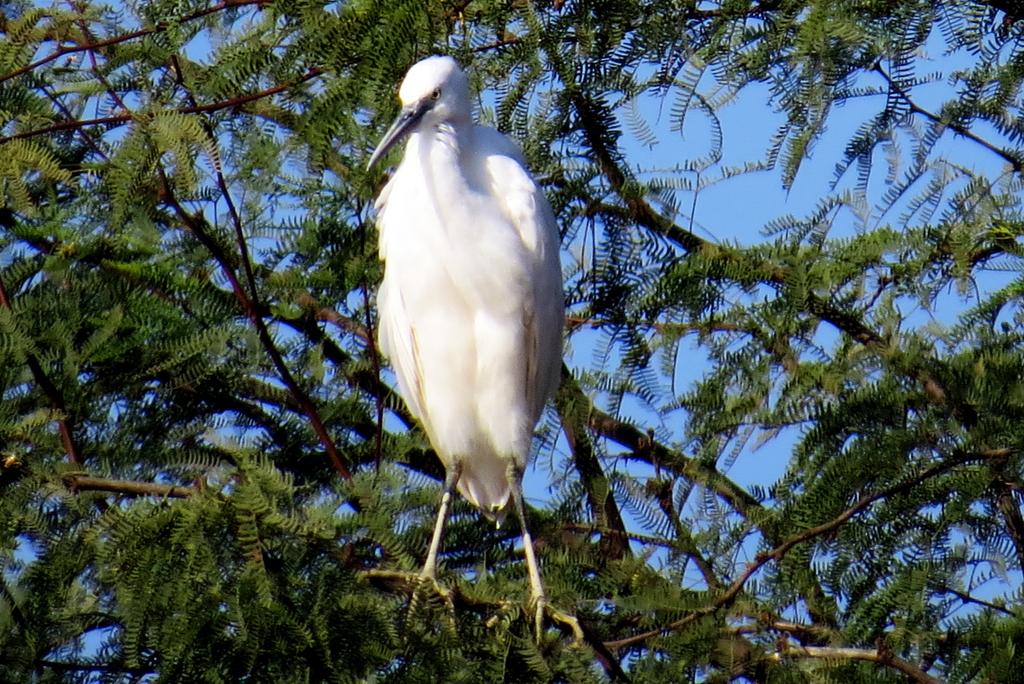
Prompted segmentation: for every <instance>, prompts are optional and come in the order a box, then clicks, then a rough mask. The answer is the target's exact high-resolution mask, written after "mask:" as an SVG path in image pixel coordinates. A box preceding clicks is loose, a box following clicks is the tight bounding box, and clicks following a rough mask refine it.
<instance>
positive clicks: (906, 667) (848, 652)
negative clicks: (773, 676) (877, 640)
mask: <svg viewBox="0 0 1024 684" xmlns="http://www.w3.org/2000/svg"><path fill="white" fill-rule="evenodd" d="M775 658H776V659H779V660H781V659H782V658H823V659H826V660H862V661H865V662H869V663H876V664H878V665H885V666H886V667H891V668H892V669H894V670H899V671H900V672H902V673H903V674H905V675H906V676H907V677H909V678H910V679H911V680H912V681H915V682H919V683H920V684H941V680H939V679H936V678H935V677H932V676H931V675H930V674H928V673H927V672H925V671H924V670H922V669H921V668H919V667H917V666H915V665H914V664H912V663H909V662H907V661H906V660H903V659H902V658H898V657H896V656H895V655H893V654H892V653H890V652H889V651H888V650H886V649H885V648H883V647H881V646H880V647H879V648H877V649H874V650H872V649H870V648H841V647H837V646H787V647H786V648H785V649H783V650H781V651H779V653H777V654H776V655H775Z"/></svg>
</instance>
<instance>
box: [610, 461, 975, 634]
mask: <svg viewBox="0 0 1024 684" xmlns="http://www.w3.org/2000/svg"><path fill="white" fill-rule="evenodd" d="M978 458H981V457H980V456H979V455H978V454H967V455H964V456H963V457H961V458H956V459H949V460H947V461H945V462H942V463H937V464H935V465H933V466H931V467H930V468H926V469H925V470H923V471H921V472H920V473H918V474H917V475H916V476H914V477H912V478H909V479H906V480H903V481H902V482H898V483H896V484H894V485H892V486H890V487H886V488H885V489H882V490H880V491H878V492H875V493H874V494H864V495H862V496H861V497H860V498H859V499H858V500H857V501H856V502H855V503H854V504H853V505H852V506H850V507H849V508H847V509H846V510H844V511H843V512H842V513H840V514H839V515H837V516H836V517H834V518H832V519H831V520H829V521H827V522H824V523H821V524H820V525H816V526H814V527H810V528H807V529H805V530H803V531H802V532H799V533H798V534H794V535H792V536H790V537H789V538H787V539H786V540H785V541H784V542H782V543H781V544H779V545H777V546H775V547H774V548H772V549H770V550H768V551H764V552H761V553H759V554H757V556H756V557H755V558H754V560H752V561H751V562H750V563H748V564H747V566H746V568H745V569H744V570H743V572H742V573H741V574H740V576H739V577H738V578H736V580H735V581H734V582H733V583H732V584H730V585H729V588H728V589H726V591H725V592H724V593H722V594H721V595H719V596H718V597H717V598H716V599H715V600H714V601H712V602H711V603H710V604H709V605H707V606H704V607H703V608H700V609H699V610H695V611H693V612H691V613H689V614H688V615H686V616H684V617H682V618H680V619H678V620H676V621H674V622H671V623H669V624H667V625H665V626H664V627H659V628H657V629H652V630H648V631H646V632H641V633H640V634H634V635H633V636H629V637H626V638H623V639H617V640H614V641H607V642H605V645H606V646H607V647H608V648H610V649H612V650H617V649H620V648H626V647H628V646H632V645H635V644H638V643H642V642H644V641H646V640H648V639H650V638H652V637H655V636H658V635H660V634H664V633H666V632H670V631H675V630H679V629H682V628H684V627H686V626H687V625H690V624H691V623H693V622H695V621H696V620H698V619H699V618H701V617H704V616H706V615H711V614H713V613H715V612H717V611H718V610H720V609H722V608H725V607H727V606H729V605H731V604H732V603H733V602H734V601H735V600H736V598H737V597H738V596H739V594H740V592H741V591H742V590H743V587H744V585H745V584H746V583H747V580H749V579H750V578H751V577H753V575H754V574H755V573H756V572H757V571H758V570H760V569H761V568H762V567H764V566H765V565H766V564H767V563H769V562H770V561H773V560H774V561H778V560H781V559H782V558H783V556H785V555H786V554H787V553H789V551H791V550H792V549H793V547H795V546H797V545H798V544H801V543H803V542H805V541H809V540H811V539H814V538H816V537H820V536H822V535H825V534H828V533H830V532H832V531H833V530H835V529H836V528H838V527H839V526H841V525H842V524H843V523H845V522H846V521H848V520H850V519H851V518H852V517H854V516H855V515H857V514H858V513H860V512H861V511H863V510H864V509H866V508H867V507H868V506H870V505H871V504H873V503H875V502H876V501H879V500H881V499H885V498H888V497H890V496H894V495H896V494H901V493H904V492H907V491H909V490H910V489H912V488H914V487H916V486H917V485H919V484H921V483H922V482H924V481H925V480H928V479H931V478H933V477H937V476H939V475H942V474H944V473H946V472H949V471H950V470H952V469H953V468H956V467H958V466H961V465H964V464H965V463H967V462H969V461H971V460H977V459H978Z"/></svg>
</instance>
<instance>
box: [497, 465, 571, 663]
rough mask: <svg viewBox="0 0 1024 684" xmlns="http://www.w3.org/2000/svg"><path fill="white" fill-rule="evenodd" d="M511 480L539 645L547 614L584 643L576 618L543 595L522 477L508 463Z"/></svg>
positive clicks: (514, 467)
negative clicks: (556, 606) (524, 498)
mask: <svg viewBox="0 0 1024 684" xmlns="http://www.w3.org/2000/svg"><path fill="white" fill-rule="evenodd" d="M508 480H509V484H510V485H511V488H512V505H513V506H514V507H515V509H516V515H517V516H518V517H519V526H520V529H521V530H522V533H523V551H524V552H525V553H526V570H527V573H528V574H529V576H530V601H531V603H533V604H534V616H533V627H534V630H535V632H536V635H537V643H540V640H541V636H542V635H543V634H544V614H545V613H547V614H548V615H549V616H550V617H551V619H552V620H554V621H555V622H559V623H561V624H563V625H565V626H566V627H569V628H570V629H571V630H572V633H573V638H574V639H575V641H576V643H577V644H579V643H583V628H582V627H580V623H579V620H577V619H576V617H575V616H573V615H569V614H568V613H563V612H562V611H560V610H557V609H556V608H553V607H552V606H550V605H549V604H548V599H547V596H546V594H545V593H544V582H543V580H541V577H540V564H539V563H537V553H536V551H534V548H533V537H531V536H530V530H529V528H528V527H527V526H526V507H525V506H524V505H523V473H522V470H521V469H520V468H519V467H518V466H517V465H516V464H515V463H514V462H512V463H509V467H508Z"/></svg>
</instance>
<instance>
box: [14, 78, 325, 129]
mask: <svg viewBox="0 0 1024 684" xmlns="http://www.w3.org/2000/svg"><path fill="white" fill-rule="evenodd" d="M321 74H323V71H322V70H321V69H316V68H314V69H310V70H309V71H307V72H306V73H305V74H303V75H302V76H300V77H298V78H296V79H295V80H294V81H289V82H288V83H282V84H281V85H276V86H273V87H272V88H265V89H264V90H260V91H257V92H255V93H249V94H247V95H239V96H238V97H232V98H228V99H227V100H220V101H218V102H210V103H207V104H202V105H200V104H197V105H193V106H189V107H179V108H177V109H171V110H165V111H172V112H177V113H178V114H208V113H210V112H216V111H220V110H222V109H231V108H234V107H241V106H242V105H245V104H248V103H250V102H254V101H256V100H261V99H264V98H267V97H270V96H272V95H277V94H278V93H282V92H284V91H286V90H288V89H290V88H294V87H295V86H297V85H299V84H301V83H305V82H306V81H309V80H312V79H314V78H316V77H317V76H320V75H321ZM137 118H139V117H138V116H137V115H136V114H133V113H128V114H115V115H113V116H102V117H99V118H96V119H74V120H71V121H61V122H59V123H55V124H52V125H50V126H44V127H42V128H35V129H32V130H30V131H24V132H22V133H14V134H12V135H8V136H6V137H3V138H0V144H3V143H5V142H8V141H11V140H19V139H23V138H34V137H37V136H40V135H46V134H48V133H57V132H60V131H68V130H75V129H79V128H86V127H89V126H112V125H118V126H119V125H122V124H126V123H129V122H131V121H135V120H136V119H137Z"/></svg>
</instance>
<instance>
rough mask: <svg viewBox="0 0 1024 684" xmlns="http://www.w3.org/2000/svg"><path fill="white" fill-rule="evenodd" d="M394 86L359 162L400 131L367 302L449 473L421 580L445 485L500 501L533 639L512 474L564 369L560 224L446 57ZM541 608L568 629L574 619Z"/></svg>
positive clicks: (436, 542)
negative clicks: (508, 517) (395, 107)
mask: <svg viewBox="0 0 1024 684" xmlns="http://www.w3.org/2000/svg"><path fill="white" fill-rule="evenodd" d="M398 94H399V98H400V99H401V102H402V111H401V113H400V114H399V116H398V119H397V120H396V121H395V123H394V124H393V125H392V126H391V128H390V129H389V130H388V132H387V133H386V134H385V135H384V138H383V139H382V140H381V141H380V144H379V145H378V146H377V149H376V150H374V152H373V155H372V156H371V158H370V161H369V163H368V165H367V167H370V166H372V165H373V164H374V163H376V162H377V161H378V160H380V159H381V158H382V157H383V156H384V155H385V154H386V153H387V152H388V150H390V149H391V148H392V147H393V146H394V145H396V144H398V143H399V142H400V141H401V140H403V139H407V142H406V146H405V156H404V157H403V158H402V163H401V164H400V165H399V166H398V169H397V170H396V171H395V173H394V175H393V176H392V177H391V180H390V181H389V182H388V184H387V185H386V186H385V187H384V189H383V190H382V191H381V193H380V196H379V197H378V198H377V203H376V208H377V221H378V226H379V229H380V243H379V249H380V258H381V259H383V260H384V279H383V282H382V284H381V287H380V291H379V293H378V295H377V308H378V311H379V314H380V324H379V326H380V348H381V350H382V351H383V352H384V354H385V355H387V356H388V357H389V358H390V359H391V363H392V366H393V367H394V369H395V373H396V375H397V377H398V388H399V391H400V392H401V395H402V397H403V398H404V399H405V402H406V404H407V405H408V406H409V410H410V411H411V412H412V413H413V415H415V416H416V418H418V419H419V421H420V422H421V423H422V424H423V428H424V429H425V430H426V433H427V436H428V437H429V439H430V442H431V444H432V445H433V447H434V449H435V450H436V451H437V454H438V456H439V457H440V458H441V461H442V462H443V463H444V466H445V470H446V477H445V482H444V489H443V494H442V498H441V505H440V509H439V511H438V515H437V523H436V524H435V527H434V534H433V537H432V538H431V541H430V548H429V551H428V552H427V559H426V563H425V564H424V566H423V571H422V573H421V577H423V578H426V579H431V580H434V579H435V576H436V575H435V573H436V567H437V553H438V549H439V548H440V545H441V538H442V536H443V534H444V526H445V522H446V519H447V517H448V513H449V510H450V506H451V499H452V495H453V492H454V491H455V489H456V488H457V489H458V491H459V492H460V493H461V494H462V495H463V496H464V497H465V498H466V499H467V500H468V501H469V502H470V503H472V504H473V505H474V506H476V507H477V508H479V509H481V510H482V511H483V512H484V514H485V515H487V516H488V517H489V518H492V519H495V520H497V521H498V522H499V523H500V522H501V520H502V519H503V518H504V516H505V513H506V512H507V510H508V508H509V506H511V508H512V509H513V510H514V511H515V512H516V514H517V515H518V517H519V521H520V523H521V525H522V534H523V546H524V550H525V553H526V562H527V567H528V572H529V577H530V588H531V593H532V598H533V601H534V602H535V605H536V627H537V631H538V635H539V634H540V630H541V626H542V620H543V615H544V611H545V609H546V598H545V594H544V586H543V584H542V582H541V577H540V570H539V567H538V565H537V558H536V555H535V552H534V548H533V542H532V540H531V538H530V533H529V531H528V529H527V526H526V517H525V515H524V507H523V491H522V477H523V469H524V468H525V467H526V463H527V458H528V456H529V453H530V444H531V441H532V438H533V429H534V427H535V426H536V424H537V420H538V419H539V418H540V415H541V411H542V410H543V408H544V404H545V402H546V401H547V400H548V398H549V397H550V396H551V394H552V393H553V392H554V390H555V388H556V387H557V385H558V378H559V373H560V368H561V347H562V327H563V313H564V312H563V301H562V275H561V268H560V266H559V257H558V250H559V237H558V227H557V225H556V223H555V217H554V215H553V213H552V211H551V207H550V205H549V204H548V201H547V199H546V198H545V196H544V193H543V192H542V191H541V189H540V188H539V187H537V185H536V183H534V181H533V179H532V178H531V177H530V174H529V173H528V172H527V171H526V169H525V163H524V160H523V158H522V156H521V154H520V152H519V150H518V147H517V146H516V144H515V143H513V142H512V141H511V140H509V139H508V138H506V137H505V136H504V135H502V134H501V133H499V132H498V131H496V130H494V129H493V128H487V127H484V126H477V125H475V124H474V123H473V120H472V116H471V102H470V94H469V84H468V81H467V80H466V75H465V74H464V73H463V72H462V70H461V69H460V68H459V66H458V64H457V63H456V62H455V60H454V59H452V58H450V57H429V58H427V59H424V60H423V61H421V62H418V63H417V64H415V65H413V67H412V68H410V69H409V72H408V73H407V74H406V76H405V79H404V80H403V81H402V85H401V88H400V89H399V93H398ZM548 610H549V611H550V612H551V614H552V616H553V617H555V618H556V619H558V620H560V621H562V622H567V623H571V624H572V626H573V628H574V631H575V632H576V634H577V637H578V636H579V634H580V632H579V626H578V624H577V623H576V621H575V619H574V618H568V617H567V616H565V615H563V614H561V613H558V612H557V611H553V610H550V609H548Z"/></svg>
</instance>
